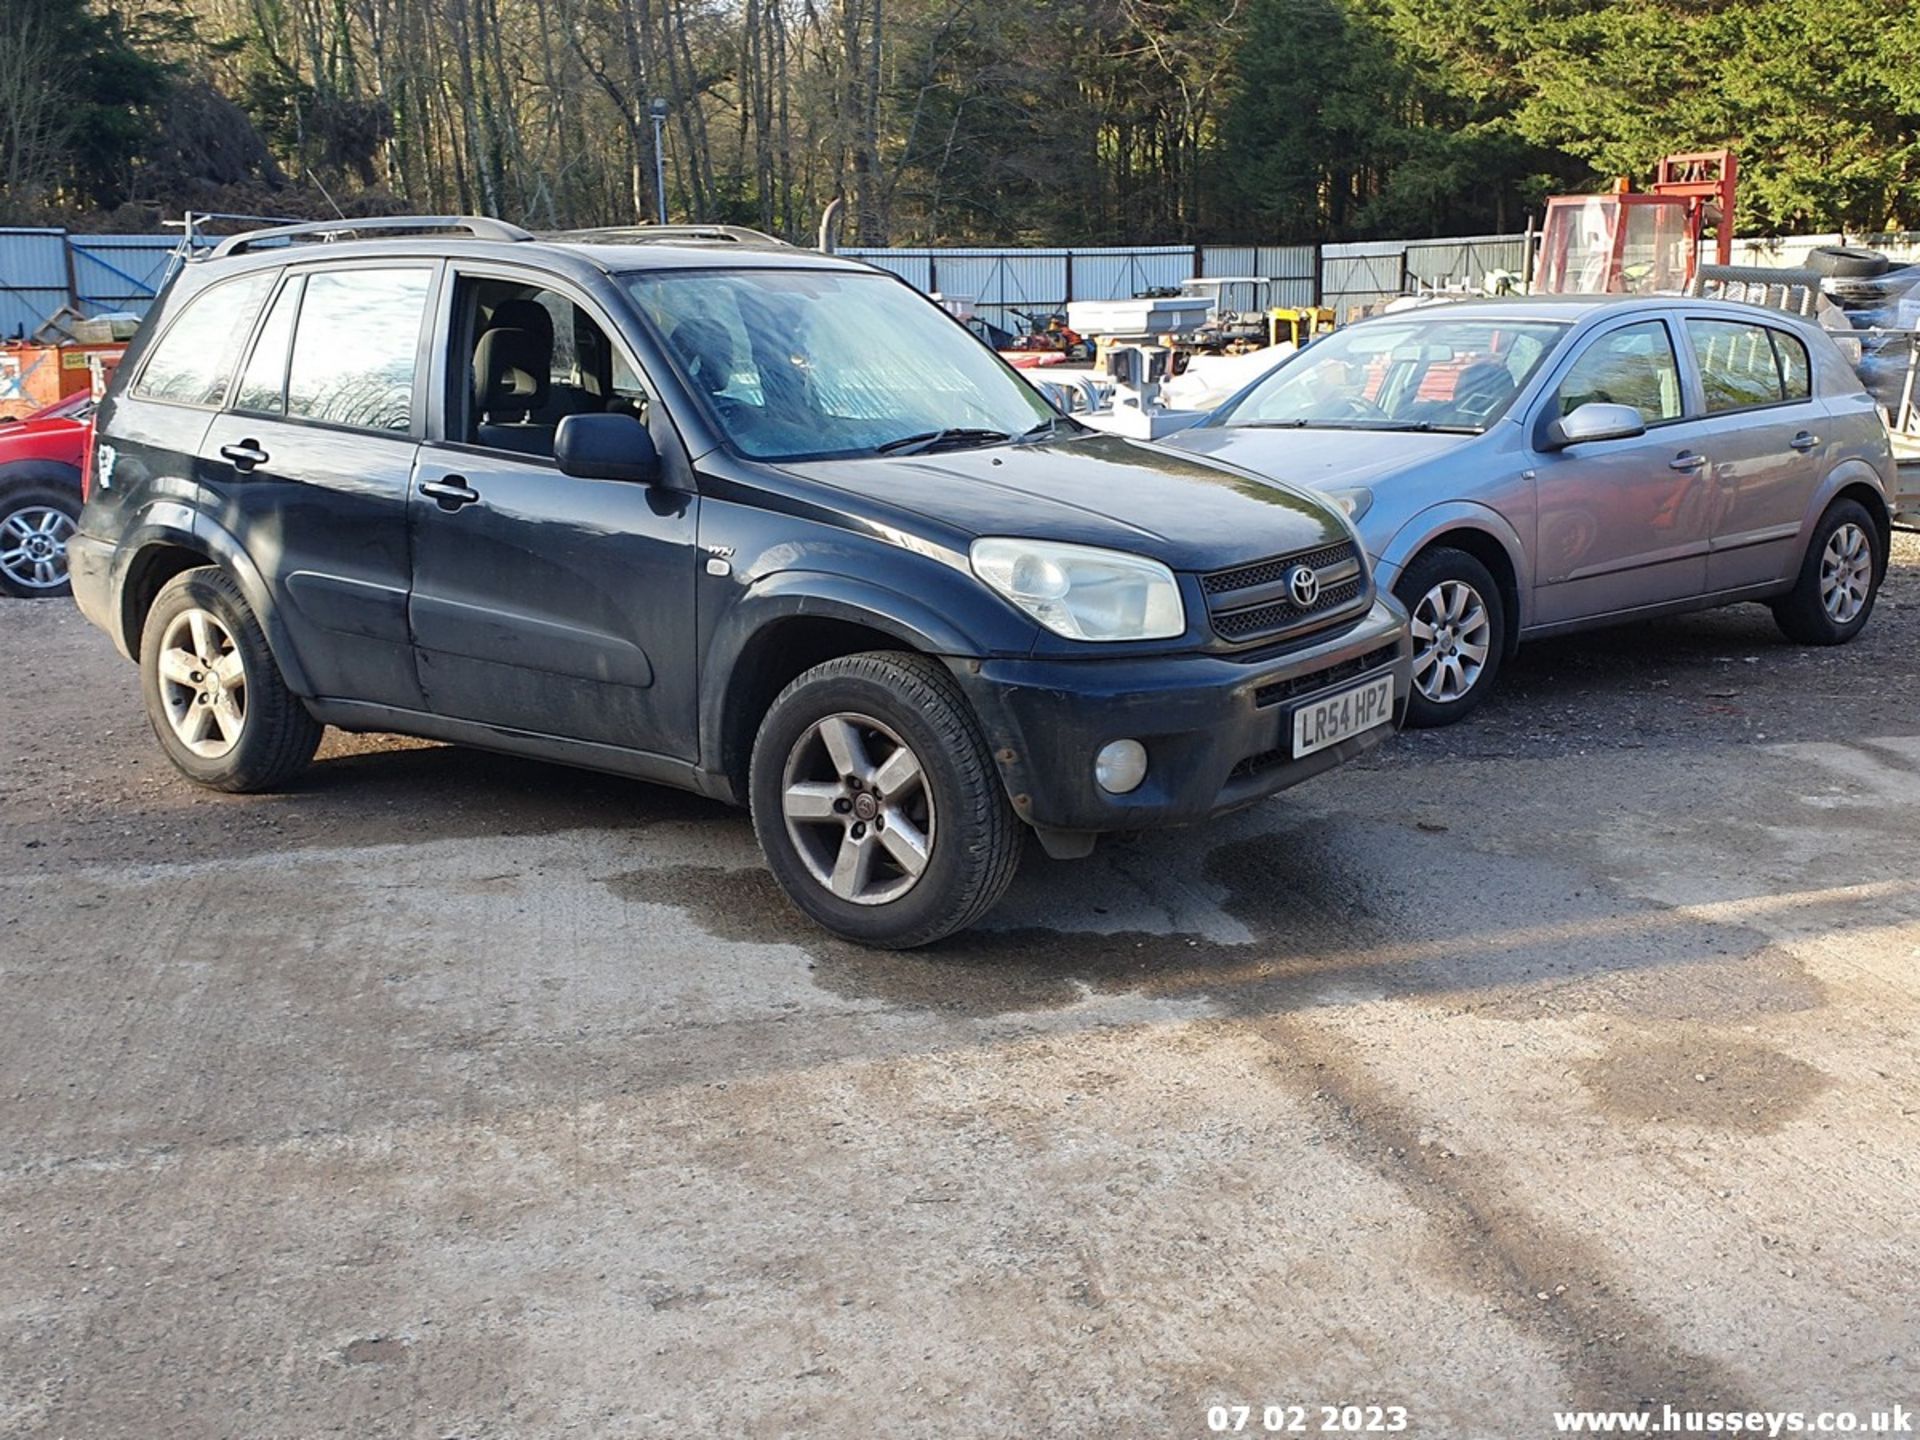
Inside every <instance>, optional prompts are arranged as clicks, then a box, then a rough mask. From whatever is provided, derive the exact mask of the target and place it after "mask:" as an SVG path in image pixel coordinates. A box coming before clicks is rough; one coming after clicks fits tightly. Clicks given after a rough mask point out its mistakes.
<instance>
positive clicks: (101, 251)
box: [67, 235, 179, 315]
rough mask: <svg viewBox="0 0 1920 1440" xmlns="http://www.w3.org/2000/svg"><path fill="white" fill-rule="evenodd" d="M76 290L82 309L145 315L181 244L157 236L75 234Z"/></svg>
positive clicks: (70, 239) (72, 244) (72, 242)
mask: <svg viewBox="0 0 1920 1440" xmlns="http://www.w3.org/2000/svg"><path fill="white" fill-rule="evenodd" d="M67 243H68V245H69V246H70V247H71V248H72V252H73V288H74V293H75V294H76V295H78V296H79V299H80V305H81V308H82V309H83V310H89V311H94V310H98V311H106V310H132V311H134V312H135V313H137V314H142V315H144V314H145V313H146V309H147V306H148V304H149V303H151V302H152V300H153V297H154V296H155V295H157V294H159V292H160V286H161V284H162V283H163V282H164V281H165V280H166V278H167V267H168V266H169V265H170V264H171V263H172V260H173V251H174V248H175V246H176V245H177V244H178V243H179V242H178V241H176V240H174V239H172V238H171V237H168V236H155V235H73V236H70V237H68V240H67Z"/></svg>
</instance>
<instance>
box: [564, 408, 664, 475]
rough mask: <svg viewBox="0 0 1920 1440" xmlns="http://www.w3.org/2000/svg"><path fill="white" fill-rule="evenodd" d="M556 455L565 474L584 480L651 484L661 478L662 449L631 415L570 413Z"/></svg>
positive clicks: (565, 419) (566, 418)
mask: <svg viewBox="0 0 1920 1440" xmlns="http://www.w3.org/2000/svg"><path fill="white" fill-rule="evenodd" d="M553 458H554V459H555V460H557V461H558V462H559V463H560V470H561V473H562V474H565V475H572V476H574V477H576V478H577V479H581V480H633V481H637V482H638V483H639V484H642V485H651V484H652V483H653V482H654V481H656V480H658V479H659V478H660V452H659V451H658V450H657V449H655V448H654V444H653V436H652V435H650V434H649V433H647V427H646V425H645V424H644V423H642V422H641V421H639V420H636V419H635V418H634V417H633V416H631V415H621V414H618V413H612V412H609V413H605V414H594V415H568V416H566V417H565V418H563V419H562V420H561V421H560V429H559V431H558V432H557V433H556V434H555V436H554V440H553Z"/></svg>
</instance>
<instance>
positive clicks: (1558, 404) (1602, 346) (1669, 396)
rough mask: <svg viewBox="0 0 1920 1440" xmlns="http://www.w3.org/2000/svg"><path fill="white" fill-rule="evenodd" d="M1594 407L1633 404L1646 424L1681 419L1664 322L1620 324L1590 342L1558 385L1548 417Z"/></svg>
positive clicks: (1677, 380)
mask: <svg viewBox="0 0 1920 1440" xmlns="http://www.w3.org/2000/svg"><path fill="white" fill-rule="evenodd" d="M1595 403H1599V404H1605V405H1631V406H1633V408H1634V409H1636V410H1638V411H1639V412H1640V418H1641V421H1642V422H1643V423H1645V424H1648V425H1657V424H1659V423H1660V422H1661V421H1662V420H1678V419H1679V418H1680V413H1681V403H1680V364H1679V361H1678V360H1677V359H1676V358H1675V356H1674V353H1673V337H1672V336H1670V335H1669V334H1668V333H1667V327H1666V324H1665V322H1664V321H1660V320H1643V321H1641V322H1640V323H1639V324H1637V325H1623V326H1621V328H1620V329H1618V330H1610V331H1608V332H1607V333H1606V334H1605V335H1602V336H1600V337H1599V338H1598V339H1596V340H1593V341H1591V342H1589V343H1588V345H1587V348H1586V349H1585V350H1583V351H1581V352H1580V358H1579V359H1577V360H1575V361H1574V362H1573V367H1572V368H1571V369H1570V370H1568V371H1567V374H1566V378H1565V379H1563V380H1562V381H1561V382H1560V389H1559V392H1558V394H1557V395H1556V396H1555V397H1554V404H1553V408H1552V410H1551V411H1550V412H1549V413H1551V414H1553V415H1555V416H1561V415H1571V414H1572V413H1573V412H1574V411H1575V410H1578V409H1579V408H1580V407H1581V406H1582V405H1589V404H1595Z"/></svg>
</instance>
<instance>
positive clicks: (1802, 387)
mask: <svg viewBox="0 0 1920 1440" xmlns="http://www.w3.org/2000/svg"><path fill="white" fill-rule="evenodd" d="M1767 334H1769V335H1771V336H1772V337H1773V353H1774V355H1775V357H1776V358H1778V360H1779V361H1780V383H1781V384H1782V385H1783V386H1784V387H1785V388H1786V395H1787V399H1789V400H1811V399H1812V398H1813V362H1812V360H1811V359H1810V358H1809V357H1808V355H1807V347H1806V346H1805V345H1804V344H1803V343H1801V341H1799V340H1798V339H1796V338H1795V337H1793V336H1792V335H1789V334H1787V332H1786V331H1784V330H1769V331H1768V332H1767Z"/></svg>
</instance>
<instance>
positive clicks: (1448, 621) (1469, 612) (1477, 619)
mask: <svg viewBox="0 0 1920 1440" xmlns="http://www.w3.org/2000/svg"><path fill="white" fill-rule="evenodd" d="M1393 593H1394V595H1395V596H1397V597H1398V598H1399V601H1400V603H1401V604H1403V605H1405V606H1406V607H1407V614H1408V615H1409V616H1411V617H1412V620H1413V694H1412V695H1411V696H1410V697H1409V699H1408V701H1407V724H1408V725H1410V726H1414V727H1417V728H1423V729H1427V728H1432V727H1435V726H1440V725H1452V724H1454V723H1455V722H1457V721H1460V720H1464V719H1466V717H1467V716H1469V715H1471V714H1472V713H1473V712H1474V711H1475V710H1477V709H1479V708H1480V705H1481V703H1482V702H1483V701H1484V700H1485V699H1486V698H1487V694H1488V692H1490V691H1491V690H1492V689H1493V682H1494V679H1495V678H1496V677H1497V676H1498V675H1499V673H1500V661H1501V659H1502V657H1504V656H1505V654H1506V645H1507V609H1506V605H1505V603H1504V602H1503V601H1502V600H1501V598H1500V587H1499V585H1498V584H1496V583H1495V582H1494V578H1493V575H1492V574H1491V573H1490V572H1489V571H1488V569H1487V567H1486V566H1484V565H1482V564H1481V563H1480V562H1479V561H1478V560H1476V559H1474V558H1473V556H1471V555H1469V554H1467V552H1466V551H1464V550H1454V549H1450V548H1446V547H1442V548H1440V549H1437V550H1428V551H1425V552H1423V553H1422V554H1421V555H1419V556H1418V557H1417V558H1415V560H1414V562H1413V563H1412V564H1411V565H1409V566H1407V568H1406V570H1405V571H1404V572H1403V573H1402V574H1401V576H1400V583H1399V584H1397V585H1395V586H1394V587H1393Z"/></svg>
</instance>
